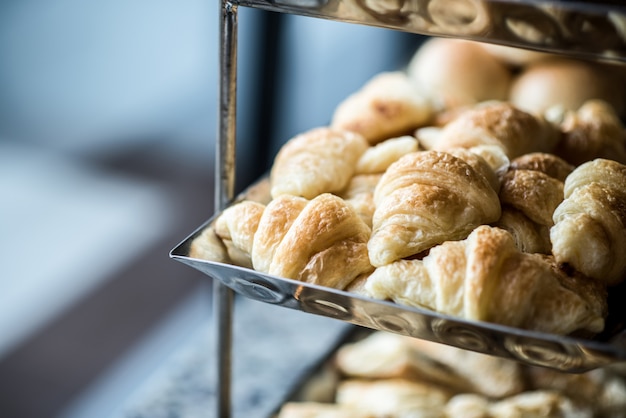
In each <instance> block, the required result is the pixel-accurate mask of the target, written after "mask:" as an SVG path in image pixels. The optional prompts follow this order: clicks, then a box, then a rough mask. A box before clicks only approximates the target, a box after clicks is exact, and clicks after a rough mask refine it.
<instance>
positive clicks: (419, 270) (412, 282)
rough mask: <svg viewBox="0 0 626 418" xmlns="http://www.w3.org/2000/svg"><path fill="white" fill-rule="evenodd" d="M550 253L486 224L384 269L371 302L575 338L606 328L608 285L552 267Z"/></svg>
mask: <svg viewBox="0 0 626 418" xmlns="http://www.w3.org/2000/svg"><path fill="white" fill-rule="evenodd" d="M553 268H554V267H553V265H552V263H551V262H550V260H549V259H547V258H546V256H541V255H538V254H528V253H523V252H521V251H519V250H518V249H517V248H516V247H515V243H514V241H513V238H512V236H511V234H510V233H508V232H507V231H504V230H503V229H500V228H493V227H489V226H486V225H482V226H479V227H478V228H476V229H475V230H474V231H472V233H471V234H470V235H469V237H468V238H467V239H465V240H463V241H448V242H445V243H443V244H441V245H438V246H436V247H433V248H431V249H430V252H429V254H428V255H427V256H426V257H424V258H423V260H399V261H396V262H395V263H392V264H389V265H386V266H383V267H378V268H377V269H376V270H375V271H374V273H372V274H371V275H370V276H369V277H368V279H367V282H366V285H365V289H366V291H367V292H368V293H369V295H370V296H371V297H374V298H377V299H391V300H393V301H395V302H396V303H398V304H402V305H409V306H416V307H422V308H426V309H430V310H433V311H437V312H441V313H444V314H448V315H453V316H457V317H461V318H465V319H468V320H476V321H487V322H494V323H498V324H503V325H509V326H514V327H519V328H525V329H532V330H536V331H545V332H551V333H555V334H569V333H572V332H574V331H577V330H585V331H589V332H592V333H598V332H600V331H602V329H603V328H604V319H605V317H606V314H607V312H606V310H607V307H606V293H605V289H604V287H603V286H600V285H599V284H597V283H594V282H593V281H592V280H589V279H587V278H585V277H581V276H572V277H568V276H566V275H565V274H561V273H559V272H558V271H556V270H553Z"/></svg>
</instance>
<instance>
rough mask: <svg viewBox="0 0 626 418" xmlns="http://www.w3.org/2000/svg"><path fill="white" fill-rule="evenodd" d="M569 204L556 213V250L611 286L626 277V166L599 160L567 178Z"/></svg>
mask: <svg viewBox="0 0 626 418" xmlns="http://www.w3.org/2000/svg"><path fill="white" fill-rule="evenodd" d="M564 196H565V200H564V201H563V202H562V203H561V204H560V205H559V206H558V207H557V208H556V210H555V212H554V226H553V227H552V228H551V229H550V239H551V241H552V247H553V248H552V252H553V254H554V257H555V259H556V261H557V262H558V263H562V264H567V265H570V266H572V267H573V268H575V269H576V270H578V271H580V272H582V273H583V274H585V275H587V276H589V277H591V278H594V279H596V280H599V281H601V282H603V283H605V284H607V285H615V284H617V283H619V282H621V281H623V280H624V278H625V276H626V258H625V257H624V254H625V253H626V166H625V165H623V164H620V163H618V162H616V161H612V160H606V159H596V160H593V161H590V162H587V163H585V164H583V165H581V166H579V167H577V168H576V170H574V171H573V172H572V174H570V175H569V176H568V177H567V179H566V180H565V186H564Z"/></svg>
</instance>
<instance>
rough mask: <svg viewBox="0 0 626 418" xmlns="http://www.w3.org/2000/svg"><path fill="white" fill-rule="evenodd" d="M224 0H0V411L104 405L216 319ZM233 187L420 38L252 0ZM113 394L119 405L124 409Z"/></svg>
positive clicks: (242, 44)
mask: <svg viewBox="0 0 626 418" xmlns="http://www.w3.org/2000/svg"><path fill="white" fill-rule="evenodd" d="M217 3H218V2H213V1H206V0H182V1H174V0H152V1H147V0H131V1H121V0H111V1H107V2H98V3H96V2H84V1H78V0H50V1H42V0H20V1H7V2H2V3H0V184H1V187H0V191H1V195H0V251H1V254H2V263H1V264H0V285H1V287H0V289H1V290H0V416H3V417H16V418H25V417H101V416H102V417H105V416H114V415H115V414H116V413H119V408H120V405H123V404H124V402H126V399H127V398H128V396H129V394H130V393H132V392H133V391H134V390H136V389H137V388H138V387H140V386H141V385H142V384H143V383H144V382H145V381H146V379H147V378H148V377H149V376H150V375H151V374H152V373H154V372H155V370H158V368H159V367H160V365H161V364H162V363H163V362H164V361H165V359H167V358H168V356H170V355H171V354H172V353H173V352H176V350H179V349H180V347H181V346H183V345H184V344H186V343H187V342H188V341H189V338H190V336H191V335H193V334H194V333H195V332H197V330H198V329H199V328H202V327H205V326H208V325H207V321H208V319H209V317H210V313H211V306H210V304H211V295H210V293H211V286H210V283H209V279H208V278H207V277H206V276H202V275H201V274H199V273H197V272H195V271H194V270H192V269H190V268H188V267H186V266H183V265H181V264H179V263H176V262H174V261H172V260H170V259H169V258H168V252H169V250H170V249H171V248H173V247H174V246H175V245H176V244H177V243H178V242H179V241H181V240H182V239H184V238H185V236H186V235H188V234H189V233H191V232H192V231H193V230H194V229H195V228H196V227H197V226H199V225H200V224H201V223H202V222H203V221H205V220H206V219H208V218H209V217H210V216H211V214H212V212H213V166H214V153H213V151H214V146H215V136H216V133H217V121H216V117H217V94H218V93H217V90H218V85H219V78H218V74H219V68H218V49H219V48H218V47H219V44H218V42H219V39H218V35H219V30H218V12H219V6H218V4H217ZM239 28H240V31H239V76H238V142H237V164H238V165H237V166H238V170H237V172H238V174H237V185H238V186H237V187H238V189H239V190H240V189H241V188H243V187H244V186H245V185H247V184H249V183H251V182H252V181H253V180H254V179H256V178H257V177H259V176H260V175H262V174H263V173H264V172H266V171H267V169H268V167H269V166H270V164H271V162H272V158H273V156H274V155H275V153H276V151H277V149H278V148H279V147H280V145H281V144H283V143H284V142H285V141H286V140H287V139H289V138H290V137H291V136H293V135H295V134H297V133H300V132H302V131H305V130H308V129H310V128H313V127H316V126H320V125H324V124H326V123H327V122H328V121H329V118H330V116H331V114H332V110H333V109H334V107H335V106H336V105H337V104H338V103H339V101H340V100H342V99H343V98H345V97H346V96H347V95H348V94H349V93H351V92H353V91H355V90H356V89H357V88H359V87H360V86H361V85H362V84H363V83H364V82H365V81H366V80H367V79H369V78H370V77H371V76H373V75H374V74H376V73H377V72H380V71H383V70H391V69H398V68H400V67H402V66H403V65H405V64H406V63H407V62H408V60H409V58H410V56H411V55H412V53H413V52H414V50H415V49H416V47H417V45H418V44H419V42H420V38H419V37H417V36H415V35H407V34H401V33H396V32H391V31H386V30H382V29H376V28H366V27H356V26H351V25H345V24H341V23H337V22H330V21H319V20H312V19H309V18H303V17H295V16H285V15H276V14H273V13H269V12H262V11H257V10H250V9H244V8H240V11H239ZM116 411H117V412H116Z"/></svg>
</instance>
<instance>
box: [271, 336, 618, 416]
mask: <svg viewBox="0 0 626 418" xmlns="http://www.w3.org/2000/svg"><path fill="white" fill-rule="evenodd" d="M357 335H358V334H357ZM355 338H356V339H355V340H348V341H346V342H344V343H343V344H341V345H340V346H339V348H338V349H337V350H336V351H335V352H334V353H332V354H331V356H330V357H329V359H327V361H326V363H327V365H328V368H325V370H326V372H327V373H328V370H331V371H334V373H333V374H331V375H328V374H327V375H326V376H330V377H327V380H329V384H330V386H331V388H334V389H333V390H331V391H330V392H331V393H330V395H326V396H325V397H324V398H322V397H319V398H318V397H310V398H308V399H299V400H295V399H291V400H288V401H287V402H285V404H284V405H282V406H281V407H280V409H279V411H278V413H277V415H276V418H305V417H357V418H358V417H386V418H387V417H388V418H401V417H432V418H459V417H472V418H511V417H532V418H539V417H547V418H570V417H571V418H621V417H624V416H626V376H625V375H624V374H623V373H622V371H620V370H619V369H618V368H605V369H598V370H594V371H591V372H587V373H581V374H567V373H562V372H557V371H554V370H550V369H546V368H541V367H533V366H525V365H521V364H520V363H517V362H515V361H511V360H507V359H502V358H498V357H493V356H487V355H484V354H480V353H475V352H471V351H467V350H461V349H458V348H455V347H449V346H445V345H441V344H437V343H433V342H430V341H424V340H418V339H413V338H409V337H404V336H400V335H397V334H391V333H386V332H381V331H378V332H371V333H365V335H364V336H362V335H361V336H357V337H355ZM331 379H332V383H331V382H330V380H331ZM307 383H308V382H304V384H305V386H306V384H307Z"/></svg>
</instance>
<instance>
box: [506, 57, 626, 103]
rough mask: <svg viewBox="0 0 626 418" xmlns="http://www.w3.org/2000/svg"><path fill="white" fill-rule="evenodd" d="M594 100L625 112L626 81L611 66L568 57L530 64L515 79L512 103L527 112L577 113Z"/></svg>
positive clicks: (510, 98)
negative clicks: (566, 111)
mask: <svg viewBox="0 0 626 418" xmlns="http://www.w3.org/2000/svg"><path fill="white" fill-rule="evenodd" d="M591 99H601V100H604V101H606V102H607V103H609V104H611V105H612V106H613V107H614V108H615V111H616V112H617V113H618V114H620V115H623V113H624V100H625V99H626V97H624V82H623V81H622V80H621V78H620V77H618V76H617V72H616V71H615V70H614V69H612V68H611V67H608V66H601V65H599V64H593V63H590V62H586V61H579V60H574V59H569V58H552V59H549V60H542V61H537V62H535V63H532V64H530V65H528V66H527V67H526V68H524V70H523V71H522V72H521V73H520V74H519V75H518V76H517V77H516V78H515V79H514V81H513V84H512V86H511V91H510V96H509V100H510V101H511V102H512V103H513V104H514V105H515V106H516V107H518V108H520V109H522V110H525V111H527V112H532V113H537V114H544V112H545V111H546V110H547V109H549V108H553V107H560V108H562V110H576V109H578V108H580V107H581V106H582V105H583V103H585V102H586V101H588V100H591Z"/></svg>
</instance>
